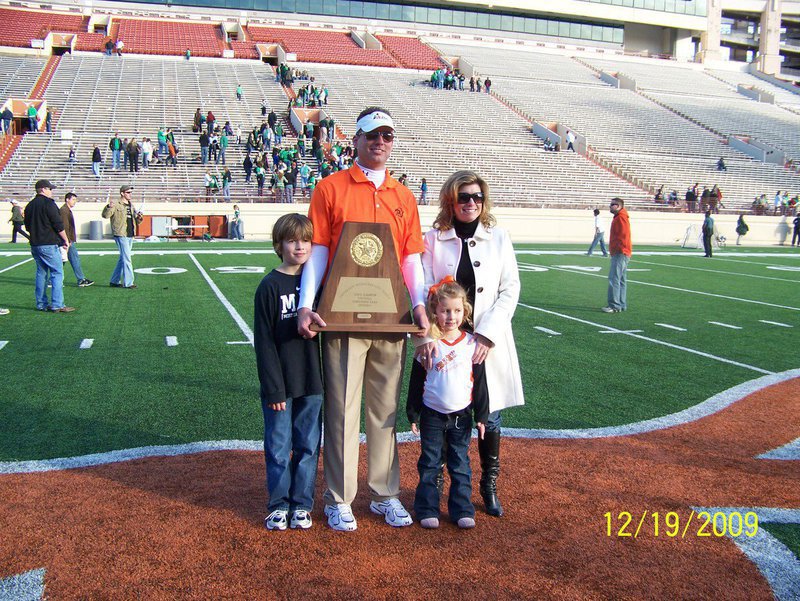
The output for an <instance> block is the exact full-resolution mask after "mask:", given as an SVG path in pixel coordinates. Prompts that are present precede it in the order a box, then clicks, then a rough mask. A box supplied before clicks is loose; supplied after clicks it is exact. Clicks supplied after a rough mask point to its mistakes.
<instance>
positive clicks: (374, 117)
mask: <svg viewBox="0 0 800 601" xmlns="http://www.w3.org/2000/svg"><path fill="white" fill-rule="evenodd" d="M379 127H389V128H391V129H392V131H394V121H392V118H391V117H390V116H389V115H388V114H387V113H384V112H383V111H375V112H374V113H370V114H369V115H364V116H363V117H361V119H359V120H358V121H357V122H356V128H357V129H358V130H360V131H363V132H364V133H368V132H371V131H374V130H376V129H378V128H379Z"/></svg>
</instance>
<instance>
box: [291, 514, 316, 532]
mask: <svg viewBox="0 0 800 601" xmlns="http://www.w3.org/2000/svg"><path fill="white" fill-rule="evenodd" d="M289 528H291V529H293V530H294V529H296V528H299V529H300V530H308V529H309V528H311V514H310V513H308V512H307V511H306V510H305V509H296V510H295V511H293V512H292V519H291V520H289Z"/></svg>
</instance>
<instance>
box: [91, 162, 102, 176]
mask: <svg viewBox="0 0 800 601" xmlns="http://www.w3.org/2000/svg"><path fill="white" fill-rule="evenodd" d="M92 173H94V176H95V177H100V163H98V162H97V161H92Z"/></svg>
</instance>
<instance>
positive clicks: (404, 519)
mask: <svg viewBox="0 0 800 601" xmlns="http://www.w3.org/2000/svg"><path fill="white" fill-rule="evenodd" d="M369 509H370V511H371V512H372V513H377V514H378V515H383V516H384V518H386V523H387V524H389V525H390V526H394V527H395V528H400V527H402V526H410V525H411V524H413V523H414V520H412V519H411V516H410V515H409V514H408V512H407V511H406V508H405V507H403V504H402V503H401V502H400V501H399V500H398V499H387V500H385V501H381V502H379V503H378V502H376V501H372V502H371V503H370V504H369Z"/></svg>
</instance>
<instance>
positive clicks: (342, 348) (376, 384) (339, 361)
mask: <svg viewBox="0 0 800 601" xmlns="http://www.w3.org/2000/svg"><path fill="white" fill-rule="evenodd" d="M323 336H324V338H323V340H322V365H323V370H324V375H325V438H324V447H323V468H324V472H325V482H326V483H327V485H328V490H327V491H326V492H325V495H324V499H325V504H326V505H334V504H337V503H347V504H350V503H352V502H353V499H355V497H356V492H357V491H358V453H359V431H360V422H361V390H362V386H364V385H366V390H365V395H364V396H365V398H364V410H365V422H366V430H367V466H368V467H367V483H368V484H369V488H370V492H371V494H372V498H373V500H376V501H383V500H385V499H389V498H393V497H397V496H398V494H399V493H400V464H399V461H398V457H397V439H396V436H395V434H396V430H395V422H396V418H397V405H398V401H399V397H400V378H401V377H402V375H403V364H404V362H405V347H406V344H405V343H406V336H405V334H348V333H344V332H342V333H339V332H333V333H326V334H324V335H323Z"/></svg>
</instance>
